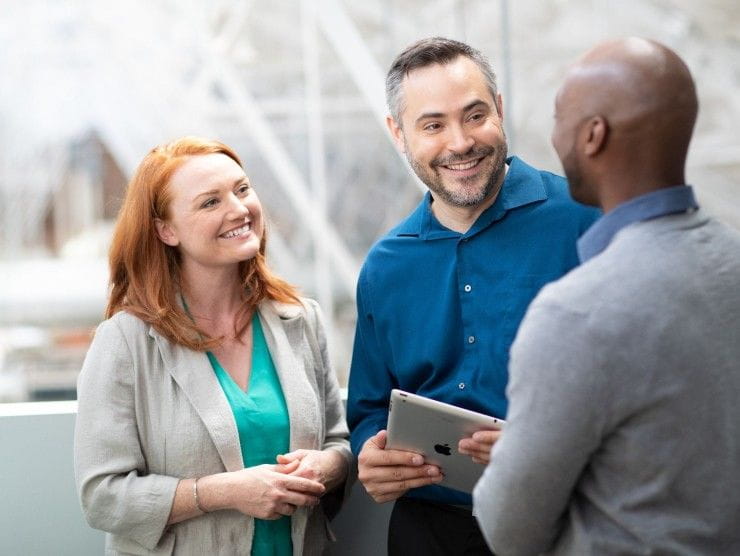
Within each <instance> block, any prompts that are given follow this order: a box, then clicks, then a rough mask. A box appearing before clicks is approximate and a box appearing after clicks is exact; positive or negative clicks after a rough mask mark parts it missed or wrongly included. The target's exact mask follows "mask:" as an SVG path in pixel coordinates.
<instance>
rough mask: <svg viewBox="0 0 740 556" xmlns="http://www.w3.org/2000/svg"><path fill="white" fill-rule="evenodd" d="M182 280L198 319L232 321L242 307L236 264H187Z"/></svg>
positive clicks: (183, 287) (189, 307) (187, 300)
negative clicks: (225, 265)
mask: <svg viewBox="0 0 740 556" xmlns="http://www.w3.org/2000/svg"><path fill="white" fill-rule="evenodd" d="M182 282H183V283H182V289H183V292H182V293H183V296H184V297H185V301H186V303H187V304H188V309H189V310H190V313H191V314H192V315H193V317H194V318H196V320H200V319H205V320H208V321H211V322H214V323H216V322H227V321H228V322H233V318H234V316H235V315H236V314H237V313H238V312H239V310H240V309H241V308H242V307H243V304H244V301H243V297H242V290H243V288H242V285H241V283H240V280H239V269H238V266H237V265H233V266H230V267H225V268H218V269H214V268H204V267H194V266H193V265H190V266H184V267H183V269H182Z"/></svg>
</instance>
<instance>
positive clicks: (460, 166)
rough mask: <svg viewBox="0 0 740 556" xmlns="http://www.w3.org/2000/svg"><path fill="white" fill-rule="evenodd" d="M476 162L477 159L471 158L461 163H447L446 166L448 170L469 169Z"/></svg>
mask: <svg viewBox="0 0 740 556" xmlns="http://www.w3.org/2000/svg"><path fill="white" fill-rule="evenodd" d="M476 164H478V160H471V161H470V162H463V163H462V164H448V165H447V167H448V168H449V169H450V170H469V169H470V168H472V167H473V166H475V165H476Z"/></svg>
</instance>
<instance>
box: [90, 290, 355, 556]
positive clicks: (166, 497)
mask: <svg viewBox="0 0 740 556" xmlns="http://www.w3.org/2000/svg"><path fill="white" fill-rule="evenodd" d="M258 313H259V318H260V322H261V323H262V327H263V329H264V332H265V339H266V341H267V345H268V347H269V349H270V354H271V355H272V358H273V361H274V363H275V368H276V369H277V373H278V376H279V379H280V384H281V386H282V388H283V393H284V395H285V400H286V403H287V405H288V413H289V416H290V449H291V450H295V449H298V448H305V449H316V450H319V449H324V448H335V449H337V450H339V451H340V452H341V453H342V454H343V455H344V456H345V457H346V459H347V462H348V467H349V468H352V467H353V466H351V465H349V464H350V462H351V459H352V455H351V452H350V450H349V444H348V441H347V438H348V431H347V425H346V423H345V418H344V409H343V406H342V401H341V397H340V391H339V386H338V384H337V380H336V376H335V375H334V373H333V371H332V369H331V366H330V363H329V357H328V353H327V348H326V338H325V335H324V328H323V325H322V323H321V314H320V311H319V308H318V305H317V304H316V302H315V301H312V300H303V305H287V304H280V303H275V302H271V301H267V302H263V303H262V304H260V306H259V308H258ZM77 392H78V399H79V402H78V403H79V408H78V414H77V423H76V428H75V475H76V481H77V487H78V490H79V495H80V500H81V503H82V508H83V511H84V513H85V516H86V518H87V520H88V522H89V523H90V525H91V526H92V527H95V528H97V529H102V530H104V531H107V532H108V535H107V536H106V553H107V554H173V553H176V554H193V555H199V556H200V555H203V554H224V555H226V554H229V555H233V554H245V555H248V554H250V552H251V544H252V535H253V528H254V520H253V519H252V518H250V517H248V516H245V515H243V514H241V513H239V512H236V511H218V512H213V513H209V514H206V515H203V516H201V517H198V518H194V519H189V520H187V521H184V522H181V523H177V524H175V525H172V526H169V527H167V518H168V517H169V513H170V509H171V507H172V502H173V499H174V495H175V489H176V487H177V483H178V481H179V480H180V479H181V478H189V477H200V476H204V475H208V474H213V473H219V472H224V471H236V470H238V469H242V468H243V464H242V456H241V448H240V444H239V436H238V434H237V429H236V424H235V422H234V417H233V414H232V412H231V408H230V406H229V403H228V401H227V400H226V397H225V396H224V394H223V391H222V390H221V386H220V385H219V383H218V380H217V379H216V375H215V373H214V372H213V369H212V368H211V365H210V363H209V361H208V359H207V357H206V355H205V354H204V353H200V352H195V351H192V350H190V349H187V348H185V347H183V346H180V345H176V344H173V343H172V342H170V341H169V340H167V339H166V338H164V337H163V336H162V335H161V334H159V333H158V332H157V331H156V330H154V329H153V328H152V327H150V326H149V325H148V324H146V323H144V322H143V321H141V320H140V319H138V318H136V317H134V316H132V315H130V314H128V313H125V312H120V313H117V314H116V315H115V316H113V317H112V318H110V319H108V320H107V321H105V322H103V323H102V324H101V325H100V326H99V327H98V329H97V331H96V333H95V339H94V340H93V342H92V345H91V346H90V350H89V352H88V354H87V357H86V359H85V363H84V366H83V368H82V372H81V373H80V376H79V380H78V385H77ZM350 482H351V481H349V480H348V481H347V486H349V483H350ZM340 490H341V489H340ZM345 490H346V489H345ZM333 494H334V496H339V497H341V496H342V495H343V493H342V492H338V493H333ZM329 496H331V495H327V496H325V497H324V499H326V498H327V497H329ZM292 539H293V553H294V555H296V556H297V555H300V554H304V555H311V554H321V553H322V552H323V550H324V548H325V546H326V544H327V541H329V540H331V539H333V534H332V533H331V530H330V529H329V525H328V521H327V518H326V516H325V514H324V510H323V509H322V505H319V506H317V507H316V508H299V509H298V510H297V511H296V512H295V514H294V515H293V518H292Z"/></svg>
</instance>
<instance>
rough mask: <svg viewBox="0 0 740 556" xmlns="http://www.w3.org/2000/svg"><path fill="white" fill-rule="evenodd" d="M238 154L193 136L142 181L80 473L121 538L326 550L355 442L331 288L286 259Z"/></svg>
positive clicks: (91, 362) (141, 174)
mask: <svg viewBox="0 0 740 556" xmlns="http://www.w3.org/2000/svg"><path fill="white" fill-rule="evenodd" d="M265 245H266V237H265V217H264V213H263V210H262V206H261V204H260V201H259V199H258V197H257V194H256V193H255V191H254V189H253V187H252V184H251V183H250V181H249V179H248V177H247V176H246V174H245V173H244V170H243V168H242V164H241V162H240V160H239V158H238V157H237V155H236V154H235V153H234V152H233V151H232V150H231V149H230V148H229V147H227V146H226V145H224V144H222V143H219V142H216V141H207V140H203V139H198V138H193V137H186V138H182V139H179V140H177V141H174V142H172V143H169V144H165V145H162V146H160V147H157V148H155V149H153V150H152V151H151V152H150V153H149V154H148V155H147V156H146V157H145V158H144V160H143V161H142V163H141V164H140V166H139V168H138V169H137V171H136V174H135V175H134V177H133V179H132V180H131V182H130V184H129V187H128V191H127V194H126V198H125V201H124V203H123V207H122V208H121V212H120V215H119V217H118V221H117V224H116V228H115V232H114V236H113V242H112V245H111V249H110V275H111V286H112V288H111V294H110V299H109V303H108V307H107V310H106V318H107V320H106V321H105V322H103V323H102V324H101V325H100V326H99V327H98V329H97V331H96V334H95V338H94V340H93V342H92V345H91V347H90V350H89V352H88V354H87V357H86V359H85V363H84V366H83V368H82V372H81V373H80V377H79V381H78V400H79V409H78V415H77V424H76V430H75V474H76V479H77V484H78V489H79V492H80V499H81V502H82V507H83V510H84V512H85V515H86V517H87V520H88V522H89V523H90V525H92V526H93V527H95V528H98V529H102V530H105V531H107V532H108V533H109V534H108V535H107V539H106V548H107V553H111V554H172V553H177V554H194V555H195V554H197V555H202V554H248V555H253V556H258V555H268V554H269V555H270V556H276V555H299V554H321V553H322V552H323V550H324V547H325V545H326V542H327V540H328V538H329V537H330V536H331V533H330V531H329V529H328V523H327V516H326V512H329V513H331V511H330V508H333V509H336V508H337V503H338V502H340V501H341V499H342V496H343V492H344V490H345V489H346V487H347V485H348V483H349V480H348V474H349V469H350V467H351V465H350V463H351V454H350V451H349V448H348V442H347V437H348V433H347V427H346V424H345V419H344V410H343V407H342V402H341V398H340V394H339V387H338V384H337V381H336V377H335V375H334V373H333V372H332V370H331V367H330V364H329V359H328V355H327V350H326V340H325V336H324V329H323V325H322V321H321V315H320V312H319V309H318V306H317V305H316V303H315V302H314V301H312V300H308V299H303V298H301V297H299V295H298V293H297V292H296V290H295V288H293V287H292V286H291V285H290V284H288V283H286V282H285V281H283V280H281V279H280V278H278V277H277V276H275V275H274V274H272V273H271V272H270V270H269V268H268V266H267V264H266V262H265Z"/></svg>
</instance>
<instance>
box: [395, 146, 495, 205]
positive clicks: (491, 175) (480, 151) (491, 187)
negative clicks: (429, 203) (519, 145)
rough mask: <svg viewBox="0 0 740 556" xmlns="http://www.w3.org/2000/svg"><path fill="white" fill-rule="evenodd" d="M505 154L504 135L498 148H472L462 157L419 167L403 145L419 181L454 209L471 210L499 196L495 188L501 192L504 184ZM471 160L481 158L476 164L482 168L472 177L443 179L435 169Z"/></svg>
mask: <svg viewBox="0 0 740 556" xmlns="http://www.w3.org/2000/svg"><path fill="white" fill-rule="evenodd" d="M507 155H508V147H507V145H506V137H505V136H504V140H503V141H502V142H501V144H500V145H498V146H493V145H486V146H481V147H475V146H473V147H472V148H471V149H470V150H469V151H468V152H466V153H463V154H453V155H449V156H445V157H439V158H435V159H434V160H433V161H432V162H431V163H430V164H429V165H426V164H422V163H421V162H420V161H419V160H418V159H417V158H414V157H413V155H412V153H411V151H410V149H409V148H408V144H407V145H406V159H407V160H408V161H409V164H410V165H411V168H413V170H414V172H415V173H416V175H417V176H419V179H420V180H421V181H422V182H424V184H425V185H426V186H427V187H428V188H429V190H430V191H431V192H432V193H434V194H436V196H437V197H438V198H439V199H440V200H442V201H443V202H445V203H447V204H448V205H451V206H455V207H474V206H477V205H480V204H482V203H483V202H484V201H485V200H486V199H489V198H490V197H491V195H493V194H495V193H498V190H497V188H498V189H500V187H501V184H502V183H503V182H502V177H503V175H504V172H505V169H506V157H507ZM471 158H480V159H481V160H480V161H479V162H478V164H480V165H482V166H483V167H482V168H481V171H480V172H479V173H478V174H476V175H474V176H470V177H466V178H459V179H456V180H452V179H445V178H444V177H443V176H442V175H440V173H439V172H438V171H437V169H436V168H437V167H438V166H446V165H449V164H458V163H460V162H463V161H465V160H470V159H471ZM481 181H482V183H481ZM446 182H447V183H446ZM478 184H479V185H478Z"/></svg>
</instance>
